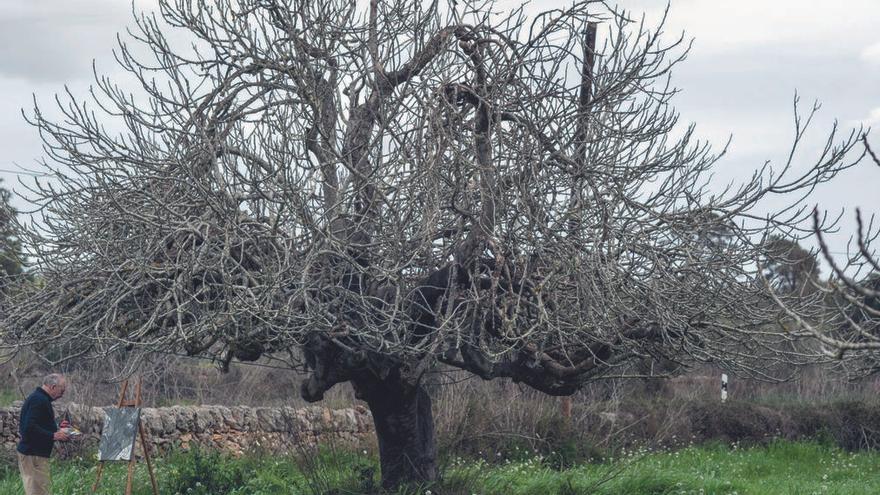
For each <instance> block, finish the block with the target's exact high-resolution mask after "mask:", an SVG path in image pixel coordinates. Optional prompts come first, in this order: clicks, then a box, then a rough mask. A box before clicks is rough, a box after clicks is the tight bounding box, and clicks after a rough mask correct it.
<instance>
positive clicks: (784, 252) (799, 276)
mask: <svg viewBox="0 0 880 495" xmlns="http://www.w3.org/2000/svg"><path fill="white" fill-rule="evenodd" d="M764 267H765V269H766V276H767V278H768V279H769V280H770V283H771V284H773V286H774V288H775V289H776V290H777V291H780V292H783V293H787V294H801V295H805V294H807V293H811V292H813V291H814V289H815V288H816V286H817V284H818V283H819V274H820V269H819V261H818V259H816V253H813V252H810V251H807V250H806V249H804V248H803V247H801V245H800V244H798V242H797V241H796V240H793V239H789V238H786V237H782V236H780V235H771V236H770V237H769V238H768V239H767V242H766V257H765V259H764Z"/></svg>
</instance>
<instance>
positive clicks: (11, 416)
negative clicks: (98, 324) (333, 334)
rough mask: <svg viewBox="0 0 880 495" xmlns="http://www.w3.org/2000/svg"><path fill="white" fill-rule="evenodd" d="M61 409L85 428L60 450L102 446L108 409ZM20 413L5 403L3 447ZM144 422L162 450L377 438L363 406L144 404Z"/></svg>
mask: <svg viewBox="0 0 880 495" xmlns="http://www.w3.org/2000/svg"><path fill="white" fill-rule="evenodd" d="M55 409H56V414H59V415H61V414H62V413H63V412H64V411H65V410H67V411H68V412H69V414H70V418H71V422H72V423H73V424H74V425H75V426H77V427H78V428H79V429H80V430H81V431H82V432H83V437H81V438H80V439H78V440H76V441H74V442H68V443H66V444H59V443H56V444H55V445H56V448H57V451H58V454H59V455H60V456H61V457H71V456H76V455H83V454H84V453H88V452H94V451H96V450H97V445H98V442H99V440H100V436H101V428H102V423H103V420H104V409H105V408H98V407H88V406H81V405H77V404H66V405H64V406H63V407H56V408H55ZM19 412H20V408H19V407H12V408H0V448H2V449H3V450H6V451H7V452H10V451H12V450H14V449H15V444H16V443H17V442H18V416H19ZM58 419H59V421H60V419H61V418H60V417H59V418H58ZM141 421H142V423H143V425H144V429H145V433H146V436H147V438H148V442H149V443H150V444H151V445H152V448H155V449H158V450H160V451H167V450H168V449H169V448H172V447H174V448H181V449H190V448H193V447H196V446H198V447H200V448H210V449H219V450H223V451H226V452H230V453H233V454H243V453H246V452H253V451H269V452H275V453H277V452H289V453H296V452H302V451H307V450H308V449H310V448H312V447H314V446H316V445H317V444H319V443H330V444H333V445H340V446H342V445H345V446H353V447H360V446H363V445H365V444H369V443H371V442H373V441H374V440H373V438H374V435H373V419H372V416H371V415H370V412H369V411H368V410H367V409H366V408H363V407H356V408H351V409H328V408H323V407H306V408H301V409H297V408H290V407H241V406H236V407H226V406H198V407H195V406H174V407H163V408H155V409H154V408H144V409H143V410H142V412H141Z"/></svg>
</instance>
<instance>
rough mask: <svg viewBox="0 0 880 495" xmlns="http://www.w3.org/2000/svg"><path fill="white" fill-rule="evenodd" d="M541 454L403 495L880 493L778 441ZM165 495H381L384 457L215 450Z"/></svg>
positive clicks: (847, 470)
mask: <svg viewBox="0 0 880 495" xmlns="http://www.w3.org/2000/svg"><path fill="white" fill-rule="evenodd" d="M551 466H552V463H548V462H546V460H545V459H543V458H541V457H539V456H537V457H532V458H529V459H526V460H520V461H507V460H505V459H503V458H500V459H499V458H498V457H496V456H492V462H489V461H487V460H483V459H460V458H459V459H454V460H452V461H450V462H449V463H447V466H445V468H444V481H443V482H442V483H439V484H437V485H435V486H430V487H421V488H420V489H411V490H409V491H402V492H401V493H407V494H416V493H418V494H420V495H423V494H424V493H426V491H427V490H431V493H433V494H444V495H459V494H468V495H470V494H481V495H532V494H534V495H545V494H561V495H574V494H601V495H611V494H626V495H648V494H651V495H661V494H663V495H665V494H668V495H673V494H694V495H696V494H701V495H710V494H727V495H733V494H737V495H764V494H766V495H771V494H772V495H809V494H813V493H816V494H839V495H844V494H846V495H859V494H877V493H880V453H877V452H859V453H849V452H845V451H842V450H839V449H837V448H834V447H829V446H826V445H822V444H818V443H810V442H800V443H792V442H776V443H772V444H770V445H768V446H766V447H754V448H748V449H742V448H738V447H737V446H731V447H729V446H725V445H708V446H702V447H691V448H687V449H683V450H678V451H673V452H647V451H634V452H621V453H620V457H619V458H616V459H606V460H605V461H604V462H601V463H596V464H582V465H579V466H576V467H573V468H571V469H566V470H562V471H559V470H555V469H553V468H552V467H551ZM125 468H126V466H125V465H123V464H110V465H108V469H106V470H105V473H106V474H105V477H104V479H103V480H102V483H101V489H100V490H99V491H98V493H100V494H108V495H109V494H118V493H121V489H122V487H123V486H124V485H125ZM2 469H3V468H2V467H0V494H2V495H18V494H21V493H22V490H21V487H20V484H19V481H18V476H17V474H18V473H17V472H16V471H15V470H10V469H7V470H6V471H5V474H4V471H2ZM156 469H157V477H158V478H159V483H160V493H162V494H170V495H173V494H176V493H181V494H192V495H207V494H211V495H223V494H227V495H245V494H247V495H270V494H271V495H280V494H318V493H326V494H336V495H342V494H364V493H376V492H377V489H376V488H375V484H376V483H377V482H378V465H377V461H376V459H374V458H372V457H370V456H367V455H362V454H359V453H354V452H334V451H324V452H320V453H318V454H316V455H314V456H307V457H305V458H301V459H297V460H295V459H292V458H289V457H270V456H259V455H254V456H246V457H243V458H239V459H235V458H232V457H228V456H223V455H218V454H211V453H198V452H196V453H188V454H176V455H173V456H170V457H167V458H164V459H160V460H158V462H157V466H156ZM53 476H54V491H53V493H55V494H56V495H73V494H86V493H90V492H89V488H90V486H91V483H92V482H94V479H95V465H94V463H92V462H87V461H66V462H57V461H56V462H54V463H53ZM135 486H136V487H137V489H136V490H135V494H137V495H146V494H149V493H151V492H150V489H149V486H150V485H149V479H148V478H147V474H146V468H145V466H144V465H143V464H139V465H138V469H137V471H136V477H135Z"/></svg>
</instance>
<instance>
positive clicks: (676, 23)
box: [620, 0, 880, 56]
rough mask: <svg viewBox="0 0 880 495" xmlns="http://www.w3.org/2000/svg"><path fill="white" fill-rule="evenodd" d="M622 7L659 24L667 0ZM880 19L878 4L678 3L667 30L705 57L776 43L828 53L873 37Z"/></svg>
mask: <svg viewBox="0 0 880 495" xmlns="http://www.w3.org/2000/svg"><path fill="white" fill-rule="evenodd" d="M620 4H621V5H622V6H623V7H626V8H628V9H629V8H635V9H639V8H641V9H646V10H647V12H648V15H649V19H657V18H658V17H659V15H660V14H662V12H663V9H664V8H665V7H666V0H655V1H648V0H642V1H639V2H636V3H635V4H633V2H624V1H622V0H621V1H620ZM878 18H880V2H878V1H877V0H838V1H836V2H828V1H827V0H773V1H769V2H768V1H767V0H737V1H718V0H675V1H673V2H672V8H671V10H670V13H669V20H668V24H667V31H668V32H670V33H673V32H681V31H685V33H686V34H687V35H688V36H690V37H693V38H696V43H697V44H696V48H697V49H698V50H699V51H701V52H713V53H719V52H729V51H732V50H742V49H758V50H760V49H762V48H764V47H766V45H768V44H773V43H786V44H788V43H791V44H808V45H811V46H814V47H817V48H819V49H830V48H832V47H837V46H850V45H851V44H852V43H853V42H855V41H856V40H859V39H860V37H862V36H863V35H865V34H867V33H873V32H874V31H875V30H876V20H877V19H878ZM875 39H876V38H875ZM866 41H867V40H860V41H859V42H860V43H865V42H866ZM755 55H756V56H760V55H759V53H756V54H755Z"/></svg>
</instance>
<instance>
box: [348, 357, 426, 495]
mask: <svg viewBox="0 0 880 495" xmlns="http://www.w3.org/2000/svg"><path fill="white" fill-rule="evenodd" d="M369 375H370V376H366V377H364V376H361V377H358V378H356V379H354V380H352V383H353V384H354V387H355V391H356V392H357V395H358V397H359V398H361V399H363V400H365V401H366V402H367V404H368V405H369V407H370V412H372V414H373V422H374V424H375V426H376V437H377V438H378V440H379V460H380V463H381V466H382V487H383V488H386V489H393V488H396V487H398V486H401V485H404V484H407V483H424V482H429V481H434V480H436V479H437V476H438V471H437V447H436V444H435V442H434V417H433V415H432V413H431V397H430V396H429V395H428V393H427V392H426V391H425V389H424V388H423V387H422V386H421V385H417V386H412V385H410V384H407V383H404V382H403V381H402V380H400V379H399V378H398V377H396V376H388V377H386V378H385V379H379V378H378V377H376V376H374V375H372V373H370V374H369Z"/></svg>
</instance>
